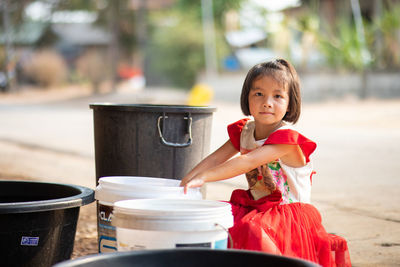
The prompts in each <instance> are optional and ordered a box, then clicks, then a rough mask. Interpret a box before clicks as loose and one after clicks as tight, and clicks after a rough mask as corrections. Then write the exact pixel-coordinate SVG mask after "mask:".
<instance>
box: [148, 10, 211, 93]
mask: <svg viewBox="0 0 400 267" xmlns="http://www.w3.org/2000/svg"><path fill="white" fill-rule="evenodd" d="M169 17H170V18H171V19H173V20H177V21H176V22H175V23H174V24H173V25H164V26H158V27H156V28H155V29H154V32H153V34H152V41H151V43H150V46H149V50H148V56H149V59H150V60H149V69H150V72H151V73H152V74H153V76H158V81H159V82H160V81H162V82H164V83H165V82H167V83H170V84H171V85H176V86H179V87H183V88H188V89H190V87H191V86H193V84H194V82H195V80H196V75H197V72H198V71H199V70H201V69H202V68H203V67H204V59H203V58H204V56H203V35H202V32H201V25H199V24H198V22H197V21H194V20H192V19H191V17H190V14H189V15H188V14H186V15H183V14H180V13H177V12H174V11H172V12H171V13H170V14H169Z"/></svg>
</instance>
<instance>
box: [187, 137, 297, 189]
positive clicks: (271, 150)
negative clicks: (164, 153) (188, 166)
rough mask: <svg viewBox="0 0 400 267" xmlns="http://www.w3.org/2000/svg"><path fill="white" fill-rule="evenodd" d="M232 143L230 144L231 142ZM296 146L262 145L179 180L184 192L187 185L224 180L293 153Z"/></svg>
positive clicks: (194, 185)
mask: <svg viewBox="0 0 400 267" xmlns="http://www.w3.org/2000/svg"><path fill="white" fill-rule="evenodd" d="M231 145H232V144H231ZM296 149H297V146H294V145H286V144H273V145H264V146H262V147H259V148H257V149H255V150H253V151H251V152H249V153H247V154H244V155H240V156H238V157H235V158H233V159H230V160H228V161H225V162H222V163H220V164H213V167H212V168H204V169H201V170H200V171H199V172H196V173H194V174H193V175H192V176H190V177H189V176H188V177H185V179H184V180H182V182H181V186H184V187H185V189H184V191H185V192H186V191H187V189H188V188H189V187H199V186H202V185H203V184H204V183H206V182H214V181H220V180H225V179H228V178H232V177H235V176H238V175H240V174H243V173H246V172H248V171H251V170H253V169H255V168H257V167H258V166H261V165H264V164H267V163H268V162H271V161H273V160H275V159H278V158H281V157H283V156H285V155H288V154H290V153H294V152H295V151H297V150H296Z"/></svg>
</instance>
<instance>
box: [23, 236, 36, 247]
mask: <svg viewBox="0 0 400 267" xmlns="http://www.w3.org/2000/svg"><path fill="white" fill-rule="evenodd" d="M37 245H39V237H38V236H35V237H33V236H23V237H21V246H35V247H36V246H37Z"/></svg>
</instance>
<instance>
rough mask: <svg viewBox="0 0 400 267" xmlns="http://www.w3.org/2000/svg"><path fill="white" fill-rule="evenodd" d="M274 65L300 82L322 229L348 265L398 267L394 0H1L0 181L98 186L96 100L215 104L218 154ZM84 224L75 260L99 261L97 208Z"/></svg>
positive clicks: (226, 186) (219, 189) (399, 4)
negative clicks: (282, 62)
mask: <svg viewBox="0 0 400 267" xmlns="http://www.w3.org/2000/svg"><path fill="white" fill-rule="evenodd" d="M276 57H283V58H286V59H288V60H289V61H291V62H292V63H293V65H294V66H295V68H296V69H297V71H298V72H299V75H300V80H301V83H302V95H303V100H304V105H303V107H302V108H303V110H302V115H301V119H300V121H299V122H298V123H297V124H296V125H297V126H299V127H301V132H302V133H304V134H305V135H306V136H307V137H308V138H310V139H312V140H314V141H316V142H317V144H318V148H317V150H316V152H315V153H314V154H313V155H315V158H314V159H313V161H314V166H315V169H316V171H317V175H315V176H314V177H313V196H312V200H313V203H314V205H316V207H317V208H318V209H319V210H320V211H321V214H322V218H323V224H324V226H325V227H326V229H327V231H329V232H330V233H336V234H339V235H342V236H344V237H345V238H346V239H347V240H348V244H349V247H350V253H351V258H352V263H353V266H399V262H400V243H399V240H400V227H399V222H400V205H399V203H400V179H398V174H399V173H400V165H399V163H398V162H400V145H399V140H400V75H399V74H400V0H362V1H360V0H279V1H276V0H41V1H28V0H0V179H24V180H39V181H49V182H63V183H64V182H66V183H72V184H78V185H83V186H88V187H91V188H94V187H95V163H94V142H93V116H92V112H91V110H90V108H89V103H94V102H116V103H139V104H140V103H146V104H190V105H209V104H211V105H214V106H216V107H217V111H216V112H215V113H214V115H213V124H212V134H211V147H210V151H214V150H215V149H216V148H218V147H219V146H220V145H221V144H223V143H224V142H225V141H226V140H227V134H226V126H227V124H229V123H232V122H234V121H236V120H238V119H240V118H242V117H243V114H241V111H240V106H239V97H240V91H241V87H242V84H243V81H244V78H245V75H246V73H247V71H248V69H249V68H250V67H252V66H253V65H254V64H256V63H259V62H263V61H267V60H271V59H274V58H276ZM155 164H158V163H157V162H155ZM246 187H247V185H246V180H245V179H244V178H243V177H236V178H232V179H228V180H225V181H220V182H217V183H210V184H209V185H207V198H209V199H217V200H221V199H224V200H227V199H229V196H230V193H231V191H232V190H233V189H235V188H246ZM80 222H81V226H80V227H78V232H77V237H76V243H75V252H74V256H75V257H76V256H82V255H87V254H92V253H96V251H97V233H96V213H95V206H94V205H92V206H90V207H87V208H84V209H83V213H82V214H81V215H80Z"/></svg>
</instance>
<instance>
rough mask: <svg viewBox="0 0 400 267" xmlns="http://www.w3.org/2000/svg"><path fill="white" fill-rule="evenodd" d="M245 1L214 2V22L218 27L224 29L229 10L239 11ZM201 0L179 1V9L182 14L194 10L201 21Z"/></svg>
mask: <svg viewBox="0 0 400 267" xmlns="http://www.w3.org/2000/svg"><path fill="white" fill-rule="evenodd" d="M244 1H245V0H214V1H212V3H213V13H214V21H215V23H216V26H217V27H222V25H223V23H224V21H223V18H224V14H225V12H227V11H229V10H238V9H239V8H240V5H241V4H242V3H243V2H244ZM201 2H202V1H201V0H178V4H177V7H178V8H179V10H180V12H182V13H185V12H187V11H188V10H193V11H194V15H195V17H194V18H196V19H197V20H199V21H201Z"/></svg>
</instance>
